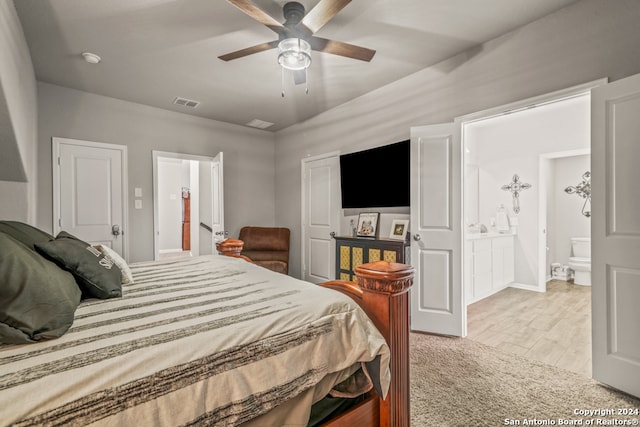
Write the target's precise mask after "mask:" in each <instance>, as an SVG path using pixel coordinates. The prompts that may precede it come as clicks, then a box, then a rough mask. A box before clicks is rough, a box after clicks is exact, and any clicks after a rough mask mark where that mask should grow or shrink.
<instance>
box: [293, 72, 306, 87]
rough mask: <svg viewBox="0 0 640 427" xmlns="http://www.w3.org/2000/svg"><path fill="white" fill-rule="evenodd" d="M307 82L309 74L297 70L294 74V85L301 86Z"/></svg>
mask: <svg viewBox="0 0 640 427" xmlns="http://www.w3.org/2000/svg"><path fill="white" fill-rule="evenodd" d="M306 82H307V72H306V70H295V71H294V72H293V83H295V84H297V85H301V84H303V83H306Z"/></svg>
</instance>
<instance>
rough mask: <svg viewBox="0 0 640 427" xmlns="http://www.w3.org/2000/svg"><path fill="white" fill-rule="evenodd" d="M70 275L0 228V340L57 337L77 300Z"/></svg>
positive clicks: (70, 320) (13, 341)
mask: <svg viewBox="0 0 640 427" xmlns="http://www.w3.org/2000/svg"><path fill="white" fill-rule="evenodd" d="M80 294H81V292H80V289H79V288H78V285H77V284H76V281H75V280H74V279H73V276H72V275H71V274H69V273H67V272H66V271H64V270H61V269H60V268H58V266H57V265H55V264H54V263H52V262H51V261H48V260H46V259H44V258H43V257H42V256H40V255H39V254H38V253H36V252H35V251H32V250H30V249H29V248H28V247H27V246H26V245H24V244H22V243H21V242H19V241H18V240H16V239H14V238H13V237H12V236H10V235H8V234H6V233H2V232H0V343H2V344H24V343H31V342H36V341H42V340H47V339H51V338H57V337H59V336H61V335H62V334H64V333H65V332H66V331H67V329H69V327H70V326H71V324H72V323H73V315H74V313H75V311H76V308H77V307H78V304H79V303H80Z"/></svg>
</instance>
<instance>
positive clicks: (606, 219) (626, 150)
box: [591, 74, 640, 396]
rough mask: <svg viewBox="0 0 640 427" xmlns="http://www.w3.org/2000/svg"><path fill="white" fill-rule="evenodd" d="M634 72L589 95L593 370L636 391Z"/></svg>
mask: <svg viewBox="0 0 640 427" xmlns="http://www.w3.org/2000/svg"><path fill="white" fill-rule="evenodd" d="M639 111H640V74H638V75H635V76H632V77H628V78H626V79H623V80H619V81H617V82H614V83H611V84H608V85H605V86H601V87H598V88H595V89H594V90H593V91H592V96H591V116H592V117H591V125H592V127H591V167H592V175H591V189H592V198H591V207H592V217H591V243H592V250H591V269H592V272H591V274H592V292H591V295H592V302H591V311H592V336H593V341H592V342H593V378H594V379H596V380H598V381H601V382H603V383H605V384H609V385H611V386H613V387H616V388H618V389H620V390H623V391H625V392H627V393H630V394H633V395H635V396H640V333H638V325H640V309H639V307H640V219H639V218H640V216H639V215H638V212H639V211H640V198H639V195H640V193H638V182H640V168H638V160H639V159H640V143H639V141H638V135H640V120H638V112H639Z"/></svg>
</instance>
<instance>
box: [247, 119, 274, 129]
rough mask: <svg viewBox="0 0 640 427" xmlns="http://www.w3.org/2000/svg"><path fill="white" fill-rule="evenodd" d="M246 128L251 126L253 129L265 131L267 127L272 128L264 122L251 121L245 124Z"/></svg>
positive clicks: (271, 124)
mask: <svg viewBox="0 0 640 427" xmlns="http://www.w3.org/2000/svg"><path fill="white" fill-rule="evenodd" d="M247 126H251V127H253V128H258V129H266V128H268V127H269V126H273V123H271V122H265V121H264V120H258V119H253V120H251V121H250V122H249V123H247Z"/></svg>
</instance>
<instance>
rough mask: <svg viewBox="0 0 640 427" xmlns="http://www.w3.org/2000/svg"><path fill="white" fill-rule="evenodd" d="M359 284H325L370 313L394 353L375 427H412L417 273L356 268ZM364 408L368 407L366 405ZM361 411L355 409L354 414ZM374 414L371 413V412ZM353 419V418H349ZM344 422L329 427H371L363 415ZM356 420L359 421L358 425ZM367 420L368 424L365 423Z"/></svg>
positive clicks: (392, 266)
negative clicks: (412, 304) (412, 291)
mask: <svg viewBox="0 0 640 427" xmlns="http://www.w3.org/2000/svg"><path fill="white" fill-rule="evenodd" d="M355 273H356V276H357V278H358V283H357V284H356V283H354V282H345V281H341V280H337V281H332V282H326V283H321V284H320V285H321V286H324V287H327V288H331V289H335V290H337V291H340V292H342V293H344V294H346V295H349V296H350V297H351V298H353V299H354V300H355V301H356V302H357V303H358V304H359V305H360V307H362V308H363V309H364V311H365V313H367V316H369V318H370V319H371V320H372V321H373V323H374V324H375V325H376V327H377V328H378V330H379V331H380V333H382V335H383V336H384V338H385V339H386V340H387V344H389V348H390V350H391V385H390V386H389V393H388V394H387V398H386V399H385V400H382V399H380V398H378V400H379V414H380V415H379V419H376V420H375V423H373V425H376V426H378V425H379V426H381V427H408V426H409V422H410V407H409V406H410V400H409V288H410V287H411V285H412V284H413V273H414V269H413V267H411V266H410V265H405V264H398V263H390V262H386V261H378V262H373V263H369V264H362V265H360V266H359V267H356V270H355ZM363 406H364V405H363ZM358 410H359V408H358V407H356V408H354V411H353V412H356V411H358ZM369 411H370V409H369ZM349 417H351V418H349ZM341 418H343V420H338V419H336V422H329V423H327V424H326V426H340V427H342V426H351V425H356V424H357V425H371V424H369V423H368V421H369V418H367V417H363V416H361V414H353V415H352V414H349V413H345V414H343V415H342V416H341ZM353 420H357V422H356V423H355V424H354V421H353ZM363 420H366V423H365V422H364V421H363Z"/></svg>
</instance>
